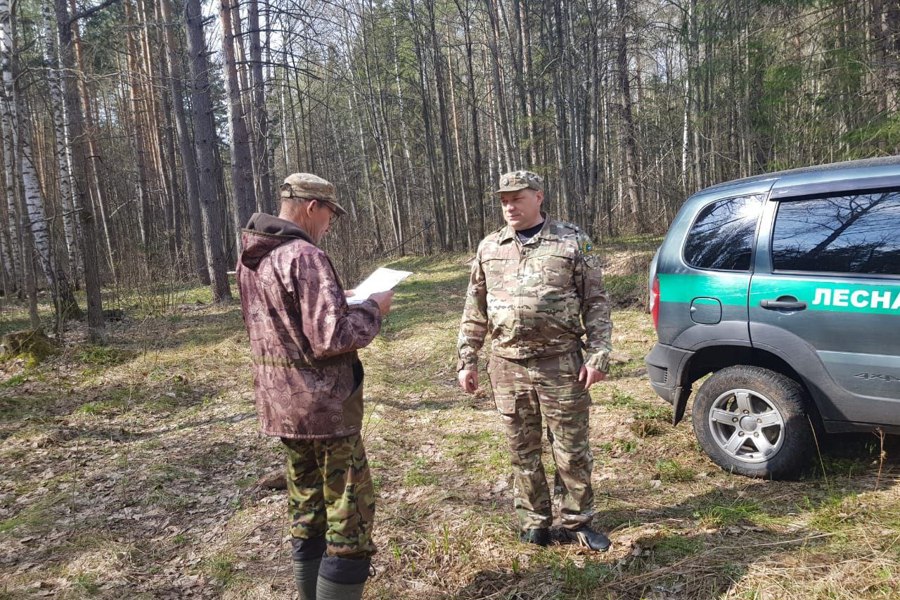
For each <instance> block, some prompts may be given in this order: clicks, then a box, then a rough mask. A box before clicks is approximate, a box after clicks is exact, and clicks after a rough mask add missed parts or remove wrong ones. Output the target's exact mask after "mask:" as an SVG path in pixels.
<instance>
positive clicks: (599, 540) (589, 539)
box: [563, 525, 612, 552]
mask: <svg viewBox="0 0 900 600" xmlns="http://www.w3.org/2000/svg"><path fill="white" fill-rule="evenodd" d="M563 533H564V534H565V536H566V539H568V540H570V541H573V542H576V543H577V544H578V545H579V546H583V547H585V548H590V549H591V550H596V551H597V552H606V551H607V550H609V547H610V546H611V545H612V542H610V541H609V538H608V537H606V535H604V534H603V533H601V532H599V531H594V530H593V529H591V528H590V527H589V526H588V525H582V526H581V527H579V528H578V529H563Z"/></svg>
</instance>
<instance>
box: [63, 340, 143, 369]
mask: <svg viewBox="0 0 900 600" xmlns="http://www.w3.org/2000/svg"><path fill="white" fill-rule="evenodd" d="M132 358H134V353H133V352H129V351H127V350H123V349H121V348H116V347H114V346H93V345H91V346H84V347H82V348H81V349H80V350H79V351H78V354H76V355H75V359H76V360H77V361H78V362H80V363H84V364H86V365H91V366H94V367H111V366H115V365H120V364H122V363H125V362H128V361H129V360H131V359H132Z"/></svg>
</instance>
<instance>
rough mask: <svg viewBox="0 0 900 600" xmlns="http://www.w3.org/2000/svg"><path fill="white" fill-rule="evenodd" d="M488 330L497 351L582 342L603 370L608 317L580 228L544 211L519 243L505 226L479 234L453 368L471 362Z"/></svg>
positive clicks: (590, 361)
mask: <svg viewBox="0 0 900 600" xmlns="http://www.w3.org/2000/svg"><path fill="white" fill-rule="evenodd" d="M488 333H490V337H491V352H492V353H493V354H496V355H497V356H501V357H503V358H508V359H523V358H536V357H546V356H554V355H558V354H564V353H568V352H575V351H578V350H581V349H585V351H586V357H585V364H586V365H588V366H589V367H593V368H595V369H599V370H601V371H606V368H607V363H608V356H609V350H610V334H611V333H612V322H611V321H610V318H609V301H608V299H607V295H606V292H605V291H604V289H603V281H602V275H601V271H600V260H599V256H597V255H596V254H594V253H593V246H592V245H591V241H590V239H589V238H588V236H587V235H585V234H584V233H582V232H581V230H579V229H578V228H577V227H575V226H574V225H570V224H568V223H563V222H560V221H554V220H552V219H549V218H545V222H544V226H543V228H542V229H541V231H540V232H539V233H537V235H535V236H534V237H533V238H531V239H530V240H528V242H527V243H525V244H522V243H520V242H519V240H518V238H517V237H516V232H515V231H513V230H512V229H511V228H510V227H508V226H506V227H503V228H501V229H499V230H498V231H495V232H494V233H492V234H490V235H488V236H487V237H486V238H484V239H483V240H482V241H481V243H480V244H479V245H478V252H477V253H476V255H475V261H474V263H473V264H472V272H471V275H470V278H469V289H468V292H467V294H466V305H465V308H464V309H463V316H462V324H461V325H460V329H459V340H458V343H457V350H458V352H459V362H458V363H457V370H461V369H465V368H476V366H477V364H478V358H477V357H478V350H479V349H480V348H481V346H482V345H483V344H484V340H485V337H486V336H487V334H488Z"/></svg>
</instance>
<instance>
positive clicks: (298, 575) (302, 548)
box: [291, 536, 325, 600]
mask: <svg viewBox="0 0 900 600" xmlns="http://www.w3.org/2000/svg"><path fill="white" fill-rule="evenodd" d="M291 545H292V546H293V549H292V551H291V557H292V559H293V563H294V583H296V584H297V591H298V592H300V600H316V586H317V585H318V581H319V567H320V565H321V564H322V555H323V554H325V536H319V537H314V538H310V539H304V538H293V539H292V540H291Z"/></svg>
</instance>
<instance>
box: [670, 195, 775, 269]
mask: <svg viewBox="0 0 900 600" xmlns="http://www.w3.org/2000/svg"><path fill="white" fill-rule="evenodd" d="M762 205H763V197H762V196H760V195H753V196H738V197H736V198H726V199H724V200H718V201H716V202H713V203H712V204H710V205H708V206H706V207H704V208H703V210H701V211H700V214H699V215H697V219H696V220H695V221H694V224H693V226H692V227H691V231H690V233H689V234H688V237H687V241H686V242H685V245H684V260H685V262H687V264H689V265H690V266H692V267H696V268H698V269H717V270H726V271H749V270H750V256H751V253H752V249H753V239H754V237H755V236H756V223H757V221H758V218H759V213H760V212H761V210H762Z"/></svg>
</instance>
